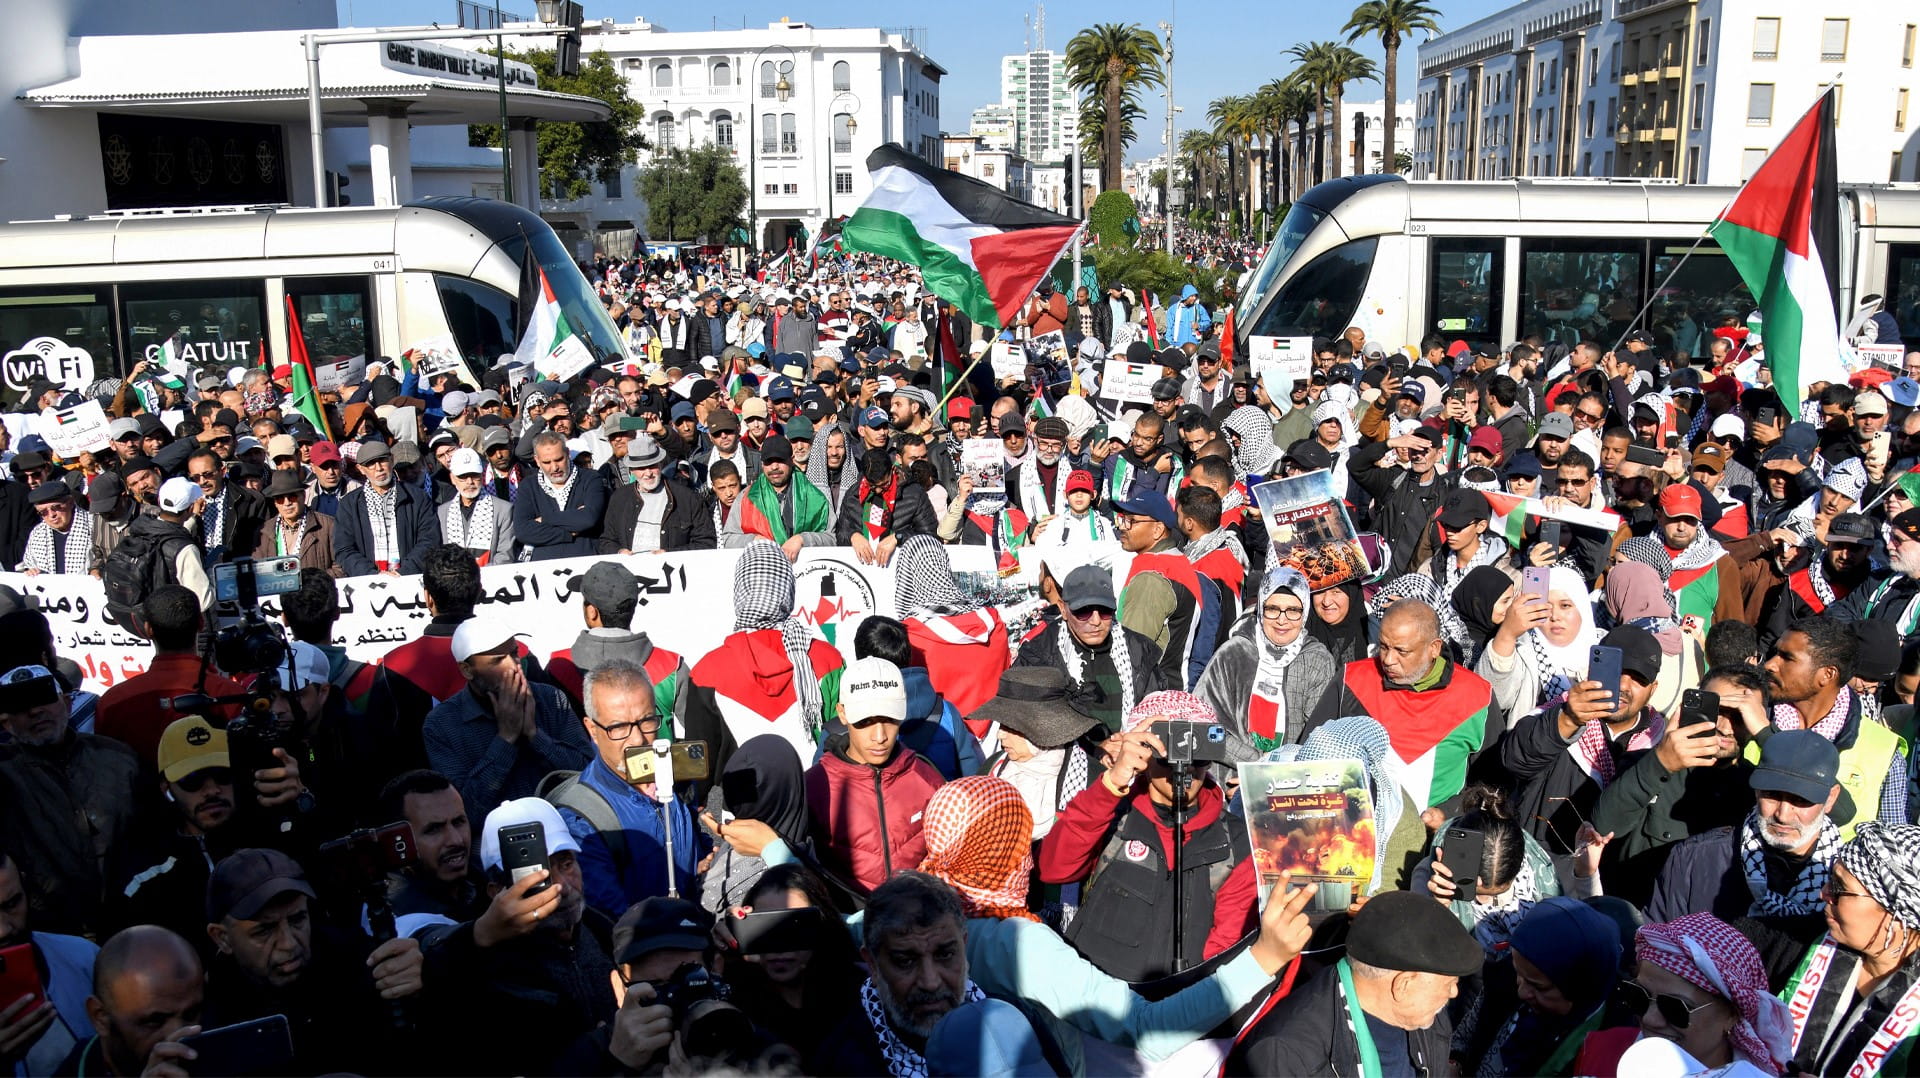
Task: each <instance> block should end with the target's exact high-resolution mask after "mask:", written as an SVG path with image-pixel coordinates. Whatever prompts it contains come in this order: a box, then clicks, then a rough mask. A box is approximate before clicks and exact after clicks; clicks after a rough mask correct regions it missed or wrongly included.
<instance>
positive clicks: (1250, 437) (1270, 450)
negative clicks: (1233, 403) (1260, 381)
mask: <svg viewBox="0 0 1920 1078" xmlns="http://www.w3.org/2000/svg"><path fill="white" fill-rule="evenodd" d="M1220 429H1221V430H1223V431H1232V432H1233V433H1234V435H1236V436H1237V437H1238V439H1239V444H1238V445H1236V446H1235V447H1234V450H1233V472H1234V478H1235V479H1245V478H1246V477H1247V476H1249V475H1266V474H1267V473H1269V472H1271V471H1272V470H1273V458H1274V454H1275V453H1277V452H1278V447H1276V446H1275V445H1274V444H1273V419H1272V417H1271V416H1269V415H1267V413H1265V412H1263V411H1261V410H1260V409H1259V408H1257V407H1254V406H1253V405H1251V404H1243V405H1241V406H1240V407H1238V408H1235V409H1234V410H1233V411H1231V412H1229V413H1227V418H1226V419H1225V420H1223V421H1221V423H1220Z"/></svg>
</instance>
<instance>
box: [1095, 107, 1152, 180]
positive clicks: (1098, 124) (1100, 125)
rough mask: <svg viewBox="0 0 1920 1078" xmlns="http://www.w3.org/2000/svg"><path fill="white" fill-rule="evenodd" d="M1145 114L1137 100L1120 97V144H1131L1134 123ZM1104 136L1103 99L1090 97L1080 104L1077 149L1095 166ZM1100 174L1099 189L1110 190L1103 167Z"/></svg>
mask: <svg viewBox="0 0 1920 1078" xmlns="http://www.w3.org/2000/svg"><path fill="white" fill-rule="evenodd" d="M1145 115H1146V110H1144V109H1142V108H1141V107H1140V103H1139V102H1138V101H1135V100H1133V99H1132V98H1123V99H1121V102H1120V141H1121V143H1122V144H1126V145H1131V144H1132V143H1133V140H1134V138H1135V134H1134V132H1135V126H1134V123H1135V121H1136V120H1139V119H1140V118H1141V117H1142V116H1145ZM1106 137H1107V107H1106V103H1105V102H1103V101H1100V100H1099V99H1097V98H1095V99H1091V100H1088V101H1086V102H1084V103H1082V104H1081V106H1080V147H1079V150H1080V153H1081V154H1082V155H1084V156H1085V158H1086V159H1087V160H1088V161H1089V162H1092V163H1093V164H1094V165H1096V166H1097V165H1098V164H1099V163H1100V156H1101V153H1102V152H1103V148H1104V147H1105V146H1106ZM1101 175H1102V177H1103V179H1102V181H1101V185H1100V189H1101V190H1102V191H1108V190H1112V188H1109V187H1107V186H1106V182H1105V180H1104V176H1105V175H1106V170H1105V169H1102V170H1101Z"/></svg>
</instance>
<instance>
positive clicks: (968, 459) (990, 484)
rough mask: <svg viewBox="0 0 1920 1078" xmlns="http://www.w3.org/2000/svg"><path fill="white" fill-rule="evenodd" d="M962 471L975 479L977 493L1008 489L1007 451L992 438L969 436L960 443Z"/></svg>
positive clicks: (995, 492)
mask: <svg viewBox="0 0 1920 1078" xmlns="http://www.w3.org/2000/svg"><path fill="white" fill-rule="evenodd" d="M960 472H961V474H962V475H966V476H969V477H971V478H972V479H973V492H974V493H975V494H997V493H999V492H1001V491H1004V490H1006V489H1007V453H1006V450H1005V449H1003V448H1002V447H1001V445H1000V443H999V442H997V441H995V440H993V439H992V438H968V439H967V440H966V441H964V442H961V443H960Z"/></svg>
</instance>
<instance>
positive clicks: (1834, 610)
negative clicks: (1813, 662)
mask: <svg viewBox="0 0 1920 1078" xmlns="http://www.w3.org/2000/svg"><path fill="white" fill-rule="evenodd" d="M1829 534H1831V532H1829ZM1887 566H1888V568H1890V569H1892V570H1893V572H1892V573H1890V574H1889V575H1888V577H1887V579H1885V580H1883V581H1880V582H1879V583H1878V584H1877V585H1875V586H1874V587H1871V588H1856V589H1855V590H1854V591H1853V593H1852V594H1850V595H1848V596H1847V597H1846V598H1845V599H1842V600H1840V601H1838V602H1836V603H1834V604H1833V606H1831V607H1829V608H1828V609H1829V611H1830V615H1831V616H1832V617H1834V618H1835V619H1838V620H1840V621H1855V620H1858V619H1861V618H1882V619H1885V620H1888V621H1892V622H1893V623H1894V624H1896V625H1898V626H1899V627H1900V634H1901V641H1902V642H1903V643H1905V642H1906V641H1907V640H1909V639H1910V638H1911V634H1910V633H1909V627H1910V626H1912V625H1914V624H1915V618H1916V617H1917V616H1920V508H1914V509H1909V510H1907V511H1906V512H1904V513H1901V514H1900V515H1899V516H1897V517H1894V518H1893V519H1892V520H1891V521H1889V522H1888V524H1887Z"/></svg>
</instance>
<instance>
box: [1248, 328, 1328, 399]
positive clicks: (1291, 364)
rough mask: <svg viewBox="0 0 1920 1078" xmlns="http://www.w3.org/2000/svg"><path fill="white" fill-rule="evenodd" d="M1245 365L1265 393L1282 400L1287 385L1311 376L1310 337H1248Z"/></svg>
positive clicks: (1311, 351) (1311, 353) (1311, 343)
mask: <svg viewBox="0 0 1920 1078" xmlns="http://www.w3.org/2000/svg"><path fill="white" fill-rule="evenodd" d="M1247 365H1248V366H1249V367H1250V368H1251V369H1252V371H1253V376H1254V378H1255V379H1256V380H1258V381H1260V382H1261V383H1262V384H1263V385H1265V386H1266V387H1267V396H1269V397H1272V398H1274V399H1275V400H1284V399H1285V398H1286V393H1287V389H1288V387H1289V386H1291V385H1292V384H1293V383H1294V382H1304V381H1306V380H1307V379H1308V378H1310V377H1312V375H1313V338H1312V337H1248V338H1247Z"/></svg>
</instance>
